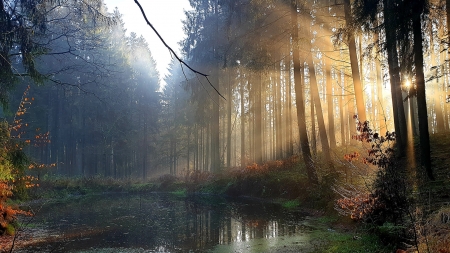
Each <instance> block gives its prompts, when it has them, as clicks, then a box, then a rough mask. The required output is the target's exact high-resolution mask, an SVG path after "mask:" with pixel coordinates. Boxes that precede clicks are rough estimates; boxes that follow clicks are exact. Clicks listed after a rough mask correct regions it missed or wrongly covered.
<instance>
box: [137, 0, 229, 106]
mask: <svg viewBox="0 0 450 253" xmlns="http://www.w3.org/2000/svg"><path fill="white" fill-rule="evenodd" d="M134 2H135V3H136V4H137V6H138V7H139V9H140V10H141V12H142V16H143V17H144V19H145V22H146V23H147V25H148V26H150V28H152V30H153V31H154V32H155V33H156V35H157V36H158V38H159V39H160V40H161V42H162V43H163V44H164V46H165V47H167V49H169V51H170V53H171V54H172V55H173V56H175V58H177V60H178V61H179V62H180V64H183V65H184V66H186V67H187V68H188V69H190V70H191V71H192V72H194V73H195V74H198V75H201V76H203V77H205V78H206V80H207V81H208V83H209V85H210V86H211V87H212V88H213V89H214V90H215V91H216V92H217V94H219V96H221V97H222V98H223V99H225V100H227V99H226V98H225V97H224V96H223V95H222V94H220V92H219V91H218V90H217V89H216V87H214V85H212V83H211V81H209V79H208V75H207V74H203V73H202V72H199V71H197V70H195V69H193V68H192V67H191V66H189V65H188V64H187V63H186V62H185V61H183V60H182V59H181V58H180V57H179V56H178V55H177V54H176V53H175V51H173V49H172V48H171V47H170V46H169V45H167V43H166V42H165V41H164V39H163V38H162V37H161V35H160V34H159V33H158V31H156V29H155V27H153V25H152V24H151V23H150V21H148V19H147V15H145V12H144V9H143V8H142V6H141V4H140V3H139V1H138V0H134Z"/></svg>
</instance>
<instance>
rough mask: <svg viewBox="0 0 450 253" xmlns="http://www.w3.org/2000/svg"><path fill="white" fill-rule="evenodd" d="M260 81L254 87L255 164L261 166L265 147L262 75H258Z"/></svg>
mask: <svg viewBox="0 0 450 253" xmlns="http://www.w3.org/2000/svg"><path fill="white" fill-rule="evenodd" d="M257 77H258V81H257V82H256V83H254V84H253V85H252V86H253V87H254V89H253V90H254V92H255V101H254V102H255V104H254V106H255V128H254V129H255V132H254V138H255V147H254V148H255V162H256V163H258V164H260V163H262V155H263V145H262V134H263V131H262V112H261V110H262V101H261V99H262V95H261V93H262V91H261V89H262V73H257Z"/></svg>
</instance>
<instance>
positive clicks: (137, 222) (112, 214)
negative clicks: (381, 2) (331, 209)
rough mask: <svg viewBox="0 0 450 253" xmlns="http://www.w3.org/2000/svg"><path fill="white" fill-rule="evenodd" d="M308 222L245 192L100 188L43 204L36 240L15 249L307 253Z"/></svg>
mask: <svg viewBox="0 0 450 253" xmlns="http://www.w3.org/2000/svg"><path fill="white" fill-rule="evenodd" d="M35 208H38V207H35ZM313 223H314V220H313V219H312V218H309V217H308V216H306V214H304V213H301V212H299V211H287V210H286V209H284V208H282V207H281V206H280V205H276V204H272V203H261V201H256V200H251V199H228V198H223V197H218V196H204V195H196V196H193V197H188V198H186V197H177V196H175V195H173V194H162V193H151V194H124V193H122V194H103V195H94V196H87V197H79V198H72V199H71V200H70V201H67V200H66V201H61V202H53V203H47V204H44V205H42V206H41V207H40V210H39V211H38V212H37V215H36V216H35V217H33V219H32V221H31V223H30V224H31V225H28V226H29V227H33V229H39V230H40V231H41V234H42V235H41V237H42V239H41V240H37V241H36V242H34V243H32V244H29V245H27V246H26V247H24V248H16V249H15V252H37V251H39V252H282V251H284V252H308V251H310V250H312V248H313V247H312V242H311V241H310V240H309V239H308V238H309V237H308V234H309V233H310V232H311V231H312V230H313V229H316V228H314V225H312V224H313ZM26 229H27V228H26V227H25V229H24V232H23V233H25V232H26ZM30 229H31V228H30ZM20 240H27V238H26V236H22V237H21V239H20Z"/></svg>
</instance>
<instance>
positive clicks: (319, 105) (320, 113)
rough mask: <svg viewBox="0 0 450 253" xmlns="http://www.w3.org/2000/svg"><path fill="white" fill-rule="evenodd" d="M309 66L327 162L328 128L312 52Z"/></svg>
mask: <svg viewBox="0 0 450 253" xmlns="http://www.w3.org/2000/svg"><path fill="white" fill-rule="evenodd" d="M308 67H309V85H310V87H311V94H312V97H313V100H312V101H311V102H314V106H315V108H316V115H317V124H318V126H319V135H320V143H321V144H322V154H323V156H324V158H325V162H327V163H331V156H330V146H329V144H328V136H327V130H326V127H325V121H324V118H323V111H322V103H321V102H320V96H319V89H318V87H317V80H316V71H315V68H314V62H313V59H312V52H311V53H309V55H308Z"/></svg>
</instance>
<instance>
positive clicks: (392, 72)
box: [383, 0, 408, 156]
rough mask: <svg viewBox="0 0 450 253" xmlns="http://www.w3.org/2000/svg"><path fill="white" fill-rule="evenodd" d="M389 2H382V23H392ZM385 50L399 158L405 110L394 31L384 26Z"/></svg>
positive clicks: (402, 147)
mask: <svg viewBox="0 0 450 253" xmlns="http://www.w3.org/2000/svg"><path fill="white" fill-rule="evenodd" d="M390 1H391V0H384V2H383V5H384V22H385V23H388V24H390V23H392V21H391V20H392V19H391V17H390V15H391V13H390V11H389V6H391V5H390ZM385 29H386V48H387V56H388V65H389V76H390V82H391V94H392V108H393V114H394V126H395V132H396V138H397V145H398V151H399V155H400V156H404V155H405V148H406V140H407V139H406V138H407V136H408V135H407V128H406V118H405V110H404V107H403V98H402V90H401V82H400V71H399V69H400V68H399V66H398V53H397V48H396V41H397V39H396V37H395V31H394V29H393V28H392V27H391V26H389V25H388V26H386V27H385Z"/></svg>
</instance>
